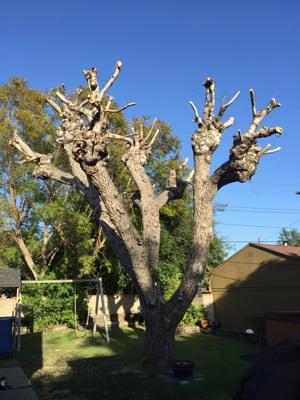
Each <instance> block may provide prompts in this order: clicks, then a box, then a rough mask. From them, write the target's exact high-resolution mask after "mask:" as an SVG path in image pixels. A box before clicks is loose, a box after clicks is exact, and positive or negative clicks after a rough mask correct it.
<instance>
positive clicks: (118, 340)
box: [18, 328, 255, 400]
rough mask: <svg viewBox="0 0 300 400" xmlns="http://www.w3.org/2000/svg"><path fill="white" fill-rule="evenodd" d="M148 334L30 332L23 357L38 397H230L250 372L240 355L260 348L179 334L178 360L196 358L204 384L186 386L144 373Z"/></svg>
mask: <svg viewBox="0 0 300 400" xmlns="http://www.w3.org/2000/svg"><path fill="white" fill-rule="evenodd" d="M143 336H144V331H143V330H141V329H135V330H134V329H131V328H127V329H118V328H116V329H113V330H112V332H111V342H110V343H109V344H108V343H106V341H105V338H104V337H103V336H101V335H100V334H99V333H97V336H96V337H93V336H92V335H91V333H90V332H86V334H85V335H84V336H83V333H82V332H79V334H78V335H77V336H76V335H75V333H74V331H73V330H64V331H61V332H49V333H44V334H39V333H35V334H29V335H24V336H23V337H22V351H21V353H20V354H19V355H18V359H19V361H20V362H21V364H22V366H23V368H24V370H25V372H26V373H27V374H28V375H29V376H30V377H31V379H32V381H33V384H34V386H35V388H36V391H37V392H38V395H39V399H40V400H43V399H45V400H46V399H47V400H50V399H60V398H61V399H64V400H68V399H72V400H74V399H78V400H81V399H88V400H89V399H93V400H94V399H95V398H101V399H112V400H114V399H116V400H126V399H130V400H134V399H143V400H144V399H145V400H147V399H149V400H152V399H153V400H154V399H169V398H170V399H172V400H173V399H175V400H176V399H178V400H179V399H181V400H182V399H189V400H193V399H197V400H198V399H200V398H201V399H207V400H221V399H224V400H226V399H230V397H231V394H232V393H233V391H234V390H235V389H236V387H237V385H238V382H239V380H240V379H241V377H242V376H243V374H244V373H245V372H246V370H247V367H248V365H247V363H246V362H244V361H243V360H242V359H241V358H240V355H241V354H245V353H253V352H255V348H254V347H253V346H252V345H250V344H247V343H245V342H243V341H241V340H233V339H230V338H223V337H218V336H205V335H194V336H179V337H178V338H177V356H178V358H184V359H190V360H193V361H194V362H195V364H196V374H197V375H198V376H199V375H200V374H201V375H204V379H203V380H202V381H200V380H199V381H194V382H192V383H190V384H188V385H182V384H180V383H178V382H176V381H169V380H166V379H163V378H161V377H160V376H159V373H160V372H161V371H157V370H154V369H147V370H143V369H142V368H141V367H140V364H139V360H140V358H141V355H142V348H143Z"/></svg>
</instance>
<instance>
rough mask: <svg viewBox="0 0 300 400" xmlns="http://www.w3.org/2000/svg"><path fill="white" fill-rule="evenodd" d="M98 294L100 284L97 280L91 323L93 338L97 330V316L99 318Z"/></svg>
mask: <svg viewBox="0 0 300 400" xmlns="http://www.w3.org/2000/svg"><path fill="white" fill-rule="evenodd" d="M99 294H100V284H99V280H98V281H97V293H96V306H95V315H94V321H93V336H95V335H96V330H97V321H98V316H99Z"/></svg>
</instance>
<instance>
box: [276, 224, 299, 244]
mask: <svg viewBox="0 0 300 400" xmlns="http://www.w3.org/2000/svg"><path fill="white" fill-rule="evenodd" d="M278 243H280V244H286V245H289V246H300V232H299V231H297V229H295V228H291V229H287V228H282V229H281V231H280V232H279V240H278Z"/></svg>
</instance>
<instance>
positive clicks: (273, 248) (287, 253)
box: [249, 243, 300, 259]
mask: <svg viewBox="0 0 300 400" xmlns="http://www.w3.org/2000/svg"><path fill="white" fill-rule="evenodd" d="M249 246H251V247H255V248H257V249H260V250H264V251H268V252H271V253H273V254H276V255H279V256H280V257H284V258H299V259H300V247H297V246H285V245H281V244H264V243H249Z"/></svg>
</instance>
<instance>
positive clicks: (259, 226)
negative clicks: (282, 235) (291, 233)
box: [216, 221, 286, 229]
mask: <svg viewBox="0 0 300 400" xmlns="http://www.w3.org/2000/svg"><path fill="white" fill-rule="evenodd" d="M216 224H217V225H229V226H245V227H249V228H274V229H275V228H276V229H283V228H286V226H276V225H252V224H233V223H227V222H218V221H217V222H216Z"/></svg>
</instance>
